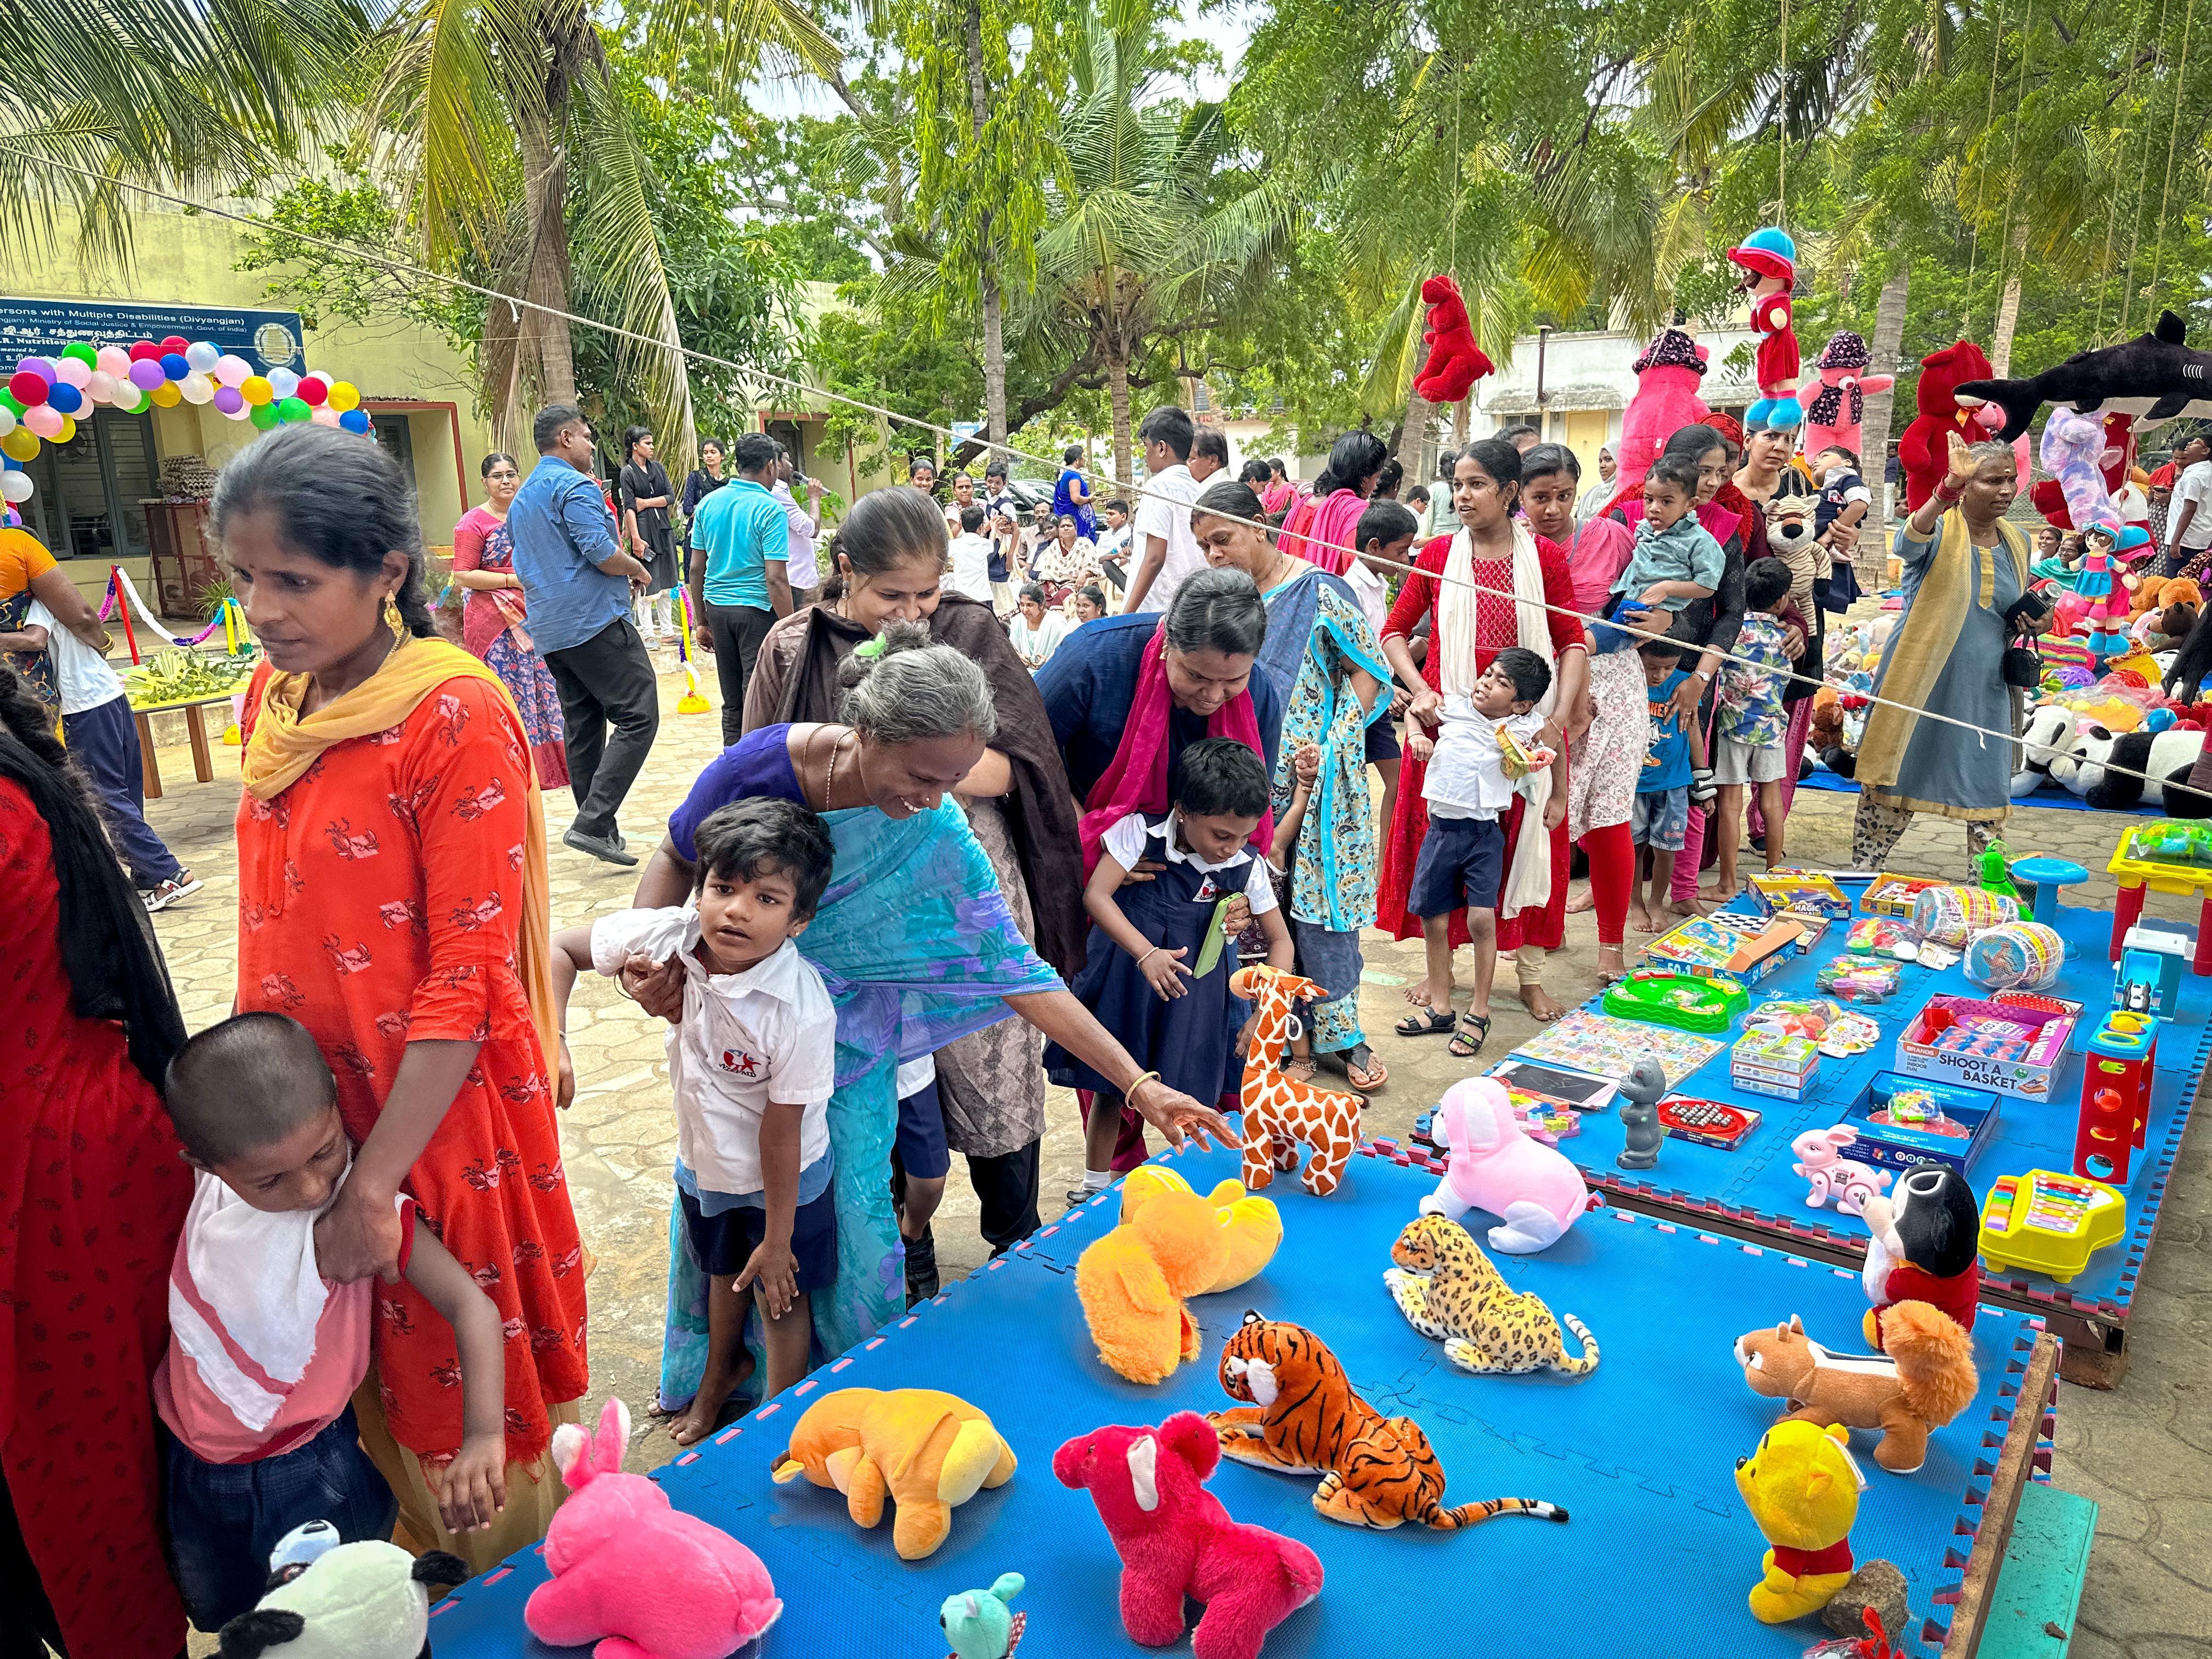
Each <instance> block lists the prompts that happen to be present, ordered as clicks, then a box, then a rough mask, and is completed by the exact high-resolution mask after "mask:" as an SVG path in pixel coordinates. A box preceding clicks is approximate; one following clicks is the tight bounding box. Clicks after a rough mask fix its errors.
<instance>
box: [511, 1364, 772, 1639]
mask: <svg viewBox="0 0 2212 1659" xmlns="http://www.w3.org/2000/svg"><path fill="white" fill-rule="evenodd" d="M627 1449H629V1407H626V1406H624V1405H623V1402H622V1401H619V1400H610V1401H607V1403H606V1407H605V1410H603V1411H602V1412H600V1413H599V1433H598V1434H597V1435H596V1436H594V1437H591V1438H590V1439H586V1437H585V1434H584V1431H583V1430H581V1429H580V1428H578V1427H576V1426H575V1425H573V1424H563V1425H562V1426H561V1427H559V1428H557V1429H556V1430H555V1431H553V1462H554V1463H555V1465H556V1467H558V1468H559V1469H560V1471H561V1478H562V1480H565V1481H566V1482H568V1502H567V1503H565V1504H562V1506H561V1509H560V1511H559V1513H557V1514H556V1515H555V1516H554V1517H553V1525H552V1528H551V1529H550V1531H548V1532H547V1533H546V1534H545V1565H546V1566H547V1568H548V1569H549V1570H550V1571H551V1572H552V1574H553V1578H552V1582H551V1583H545V1584H540V1585H539V1586H538V1588H537V1589H535V1590H533V1591H532V1592H531V1595H530V1601H529V1602H528V1604H527V1605H526V1607H524V1608H523V1610H522V1622H523V1623H524V1624H526V1625H527V1626H529V1627H530V1633H531V1634H532V1636H535V1637H536V1638H538V1640H539V1641H541V1642H544V1643H546V1644H548V1645H550V1646H552V1647H556V1648H562V1647H581V1646H583V1645H584V1644H586V1643H589V1642H594V1641H596V1642H599V1646H598V1647H597V1648H596V1649H595V1650H594V1653H595V1654H596V1656H597V1659H728V1656H729V1655H731V1654H732V1653H735V1652H736V1651H737V1650H738V1649H739V1648H741V1647H743V1646H744V1644H746V1643H748V1642H750V1641H751V1640H752V1639H753V1638H754V1637H756V1636H758V1635H759V1634H760V1633H761V1632H763V1631H764V1630H766V1629H767V1628H768V1627H769V1626H770V1625H773V1624H774V1623H775V1621H776V1620H777V1618H778V1617H779V1616H781V1613H782V1612H783V1603H782V1602H781V1601H777V1600H776V1599H775V1585H774V1584H772V1583H769V1576H768V1569H767V1568H766V1567H764V1566H763V1565H761V1560H760V1557H758V1556H757V1555H755V1554H754V1553H752V1552H751V1551H750V1550H749V1549H747V1548H746V1547H744V1545H743V1544H740V1543H739V1542H738V1541H737V1540H736V1539H734V1538H732V1537H731V1536H730V1535H729V1534H727V1533H726V1532H724V1531H723V1530H721V1528H719V1527H710V1526H708V1524H707V1523H706V1522H704V1521H702V1520H700V1519H699V1518H698V1517H697V1516H690V1515H684V1514H681V1513H679V1512H678V1511H677V1510H672V1509H671V1508H670V1507H669V1505H668V1494H667V1493H665V1492H663V1491H661V1489H660V1488H659V1486H656V1485H654V1484H653V1482H652V1481H650V1480H647V1479H646V1478H645V1477H644V1476H643V1475H641V1474H623V1472H622V1465H623V1452H624V1451H626V1450H627ZM600 1638H605V1639H604V1640H601V1639H600Z"/></svg>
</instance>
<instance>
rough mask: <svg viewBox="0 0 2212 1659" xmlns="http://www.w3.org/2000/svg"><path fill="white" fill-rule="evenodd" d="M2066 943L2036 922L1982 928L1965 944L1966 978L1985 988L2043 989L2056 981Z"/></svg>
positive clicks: (2064, 959) (2009, 989) (2063, 961)
mask: <svg viewBox="0 0 2212 1659" xmlns="http://www.w3.org/2000/svg"><path fill="white" fill-rule="evenodd" d="M2065 962H2066V942H2065V941H2064V940H2063V939H2060V938H2059V937H2058V932H2057V929H2056V928H2052V927H2045V926H2044V925H2043V924H2042V923H2041V922H2037V921H2009V922H2006V923H2004V924H2002V926H2000V927H1990V928H1985V929H1984V930H1983V931H1982V932H1981V933H1977V934H1975V935H1974V937H1973V939H1972V941H1971V942H1969V943H1968V945H1967V946H1966V977H1967V978H1968V979H1970V980H1972V981H1973V982H1974V983H1975V984H1977V985H1978V986H1980V987H1982V988H1983V989H1984V990H1988V991H2014V990H2019V991H2042V990H2047V989H2048V988H2050V987H2051V986H2052V985H2055V984H2057V981H2058V970H2059V969H2060V968H2062V967H2063V966H2064V965H2065Z"/></svg>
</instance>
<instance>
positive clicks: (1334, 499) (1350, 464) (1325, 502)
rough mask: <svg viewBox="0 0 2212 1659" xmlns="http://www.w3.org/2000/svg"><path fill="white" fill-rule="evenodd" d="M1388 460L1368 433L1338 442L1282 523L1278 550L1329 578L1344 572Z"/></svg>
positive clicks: (1380, 443)
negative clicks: (1311, 488) (1306, 492)
mask: <svg viewBox="0 0 2212 1659" xmlns="http://www.w3.org/2000/svg"><path fill="white" fill-rule="evenodd" d="M1389 459H1390V452H1389V450H1387V449H1385V448H1384V447H1383V441H1382V440H1381V439H1380V438H1378V437H1376V435H1374V434H1373V433H1371V432H1347V433H1346V434H1345V435H1343V436H1342V437H1341V438H1339V439H1338V440H1337V441H1336V444H1335V447H1334V448H1332V449H1331V450H1330V451H1329V452H1328V470H1327V471H1324V472H1323V473H1322V475H1321V477H1319V478H1317V479H1316V480H1315V481H1314V493H1313V494H1312V495H1309V496H1308V497H1307V498H1306V499H1305V500H1304V501H1302V502H1300V503H1299V504H1298V506H1297V507H1296V508H1294V509H1293V510H1292V511H1291V516H1290V517H1289V518H1288V519H1287V520H1285V521H1284V523H1283V535H1282V546H1283V550H1284V551H1285V552H1286V553H1288V554H1290V555H1291V557H1293V558H1298V559H1304V561H1305V562H1307V563H1308V564H1310V565H1313V566H1314V567H1316V568H1318V569H1321V570H1325V571H1327V572H1328V574H1330V575H1332V576H1341V575H1342V574H1344V573H1345V570H1346V567H1348V566H1349V565H1350V564H1351V563H1352V555H1353V554H1354V553H1356V552H1358V549H1357V548H1356V547H1354V546H1353V545H1352V531H1353V530H1354V529H1355V528H1356V527H1357V526H1358V523H1359V515H1360V514H1361V513H1364V512H1365V511H1366V510H1367V500H1368V497H1369V496H1370V495H1373V494H1374V493H1375V481H1376V479H1377V478H1378V477H1382V475H1383V467H1384V466H1385V465H1388V464H1389ZM1266 506H1267V502H1266V501H1265V500H1264V499H1263V500H1262V501H1261V507H1263V508H1264V507H1266Z"/></svg>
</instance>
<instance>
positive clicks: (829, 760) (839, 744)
mask: <svg viewBox="0 0 2212 1659" xmlns="http://www.w3.org/2000/svg"><path fill="white" fill-rule="evenodd" d="M848 735H849V733H848ZM844 749H845V739H844V738H842V737H838V738H831V739H830V741H829V752H828V753H827V754H826V755H824V756H823V761H822V793H821V794H820V795H819V796H818V797H817V799H819V800H820V801H821V803H822V810H823V811H825V812H827V811H834V810H835V809H834V808H833V807H832V805H831V804H830V803H831V801H832V800H833V799H835V797H834V796H832V794H831V793H830V791H831V789H832V788H833V787H834V786H835V784H836V777H837V761H838V758H839V757H840V756H841V755H842V753H843V752H844Z"/></svg>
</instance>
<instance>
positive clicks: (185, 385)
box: [177, 369, 215, 404]
mask: <svg viewBox="0 0 2212 1659" xmlns="http://www.w3.org/2000/svg"><path fill="white" fill-rule="evenodd" d="M177 393H178V395H179V397H181V398H183V399H184V400H185V402H186V403H188V404H204V403H209V402H211V401H213V399H214V398H215V382H214V381H213V380H210V379H208V377H207V376H206V375H204V374H201V373H200V372H199V371H198V370H197V369H195V370H194V371H193V372H192V373H191V374H187V375H185V378H184V379H183V380H179V381H178V382H177Z"/></svg>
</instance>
